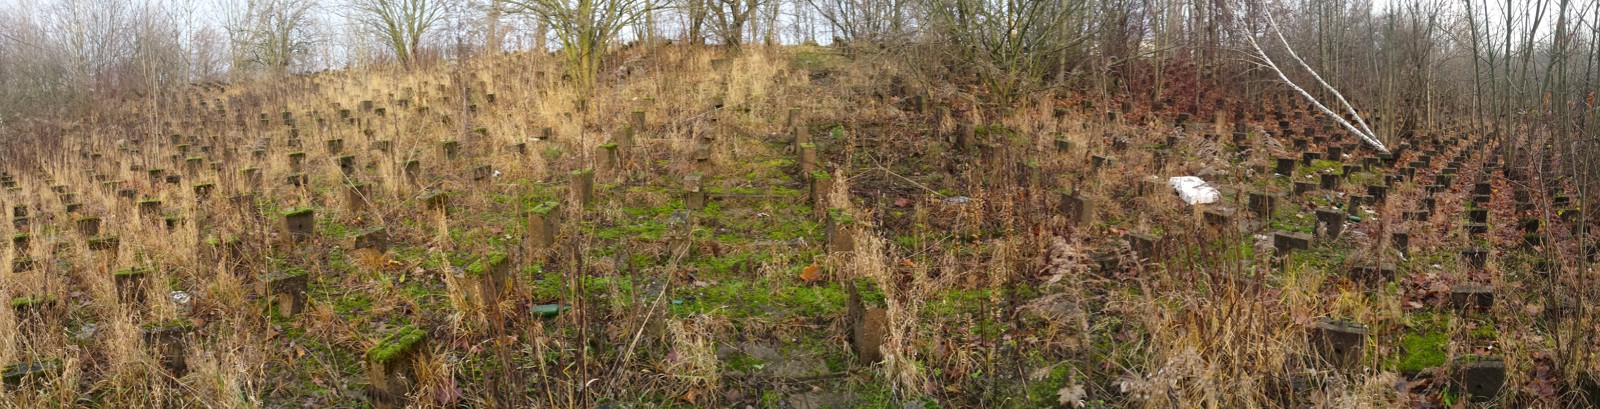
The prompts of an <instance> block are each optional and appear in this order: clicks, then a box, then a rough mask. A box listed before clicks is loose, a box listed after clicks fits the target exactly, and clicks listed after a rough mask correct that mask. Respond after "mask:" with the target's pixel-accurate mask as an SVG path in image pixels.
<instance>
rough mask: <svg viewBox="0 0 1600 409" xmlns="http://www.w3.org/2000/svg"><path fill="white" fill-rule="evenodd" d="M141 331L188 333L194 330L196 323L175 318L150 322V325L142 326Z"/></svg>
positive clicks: (140, 326)
mask: <svg viewBox="0 0 1600 409" xmlns="http://www.w3.org/2000/svg"><path fill="white" fill-rule="evenodd" d="M139 329H141V330H145V331H154V330H176V331H187V330H191V329H194V323H193V322H189V320H186V319H182V318H173V319H168V320H161V321H156V322H148V323H144V324H140V325H139Z"/></svg>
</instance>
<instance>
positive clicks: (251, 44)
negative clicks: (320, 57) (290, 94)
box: [224, 0, 316, 75]
mask: <svg viewBox="0 0 1600 409" xmlns="http://www.w3.org/2000/svg"><path fill="white" fill-rule="evenodd" d="M315 6H316V3H314V2H313V1H312V0H250V1H246V2H245V3H244V4H242V5H232V6H227V7H226V8H225V12H226V14H227V15H226V19H227V21H226V24H225V25H224V28H226V29H227V30H228V38H229V41H230V43H231V44H232V47H231V49H232V50H233V65H232V68H233V71H234V73H235V75H238V74H244V73H249V72H254V71H257V70H261V71H265V72H267V73H269V74H273V75H283V74H286V73H287V72H288V71H289V68H290V66H291V65H292V64H294V63H295V62H296V61H297V60H298V59H300V58H302V57H304V56H305V55H306V54H308V53H309V52H310V51H311V47H312V45H313V43H314V36H313V35H312V25H313V24H314V15H313V13H314V10H313V9H314V7H315Z"/></svg>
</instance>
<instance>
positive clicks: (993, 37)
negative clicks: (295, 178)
mask: <svg viewBox="0 0 1600 409" xmlns="http://www.w3.org/2000/svg"><path fill="white" fill-rule="evenodd" d="M1086 5H1087V2H1086V1H1082V0H1069V1H1015V0H924V1H923V6H924V8H925V9H926V10H927V13H928V19H929V21H928V23H929V24H930V25H931V28H932V29H933V30H934V32H935V33H936V34H937V35H939V36H941V37H942V38H943V39H944V40H945V41H948V42H949V45H950V46H951V48H952V50H953V52H954V53H955V54H956V56H957V58H958V59H957V61H960V62H962V63H964V64H967V65H968V67H967V68H969V69H970V70H972V71H973V73H974V74H976V76H977V77H978V79H979V80H980V81H981V82H982V83H983V85H984V86H985V87H986V88H987V89H988V90H989V91H990V93H991V94H992V95H993V96H995V97H997V98H998V99H999V100H1001V101H1013V100H1015V99H1016V98H1018V97H1021V96H1022V95H1023V94H1025V93H1027V92H1029V91H1030V90H1031V89H1034V88H1035V86H1036V85H1037V84H1038V82H1039V80H1040V79H1041V78H1043V76H1044V73H1046V72H1048V71H1049V67H1050V65H1051V64H1052V63H1053V62H1054V61H1056V59H1055V58H1053V57H1054V56H1056V55H1057V53H1059V52H1062V51H1063V50H1065V49H1067V48H1068V47H1071V46H1073V45H1076V44H1078V43H1081V42H1082V41H1083V40H1084V39H1085V38H1086V36H1084V35H1080V34H1078V33H1075V32H1072V31H1069V30H1063V27H1068V26H1072V24H1071V22H1072V21H1073V20H1074V19H1077V18H1079V17H1080V16H1081V15H1082V13H1083V12H1084V11H1085V6H1086Z"/></svg>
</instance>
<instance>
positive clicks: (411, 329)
mask: <svg viewBox="0 0 1600 409" xmlns="http://www.w3.org/2000/svg"><path fill="white" fill-rule="evenodd" d="M427 336H428V333H427V332H426V331H423V330H422V329H419V328H417V327H415V326H410V325H408V326H405V327H401V328H400V329H399V330H396V331H395V332H394V333H392V334H389V336H388V337H386V338H384V339H383V340H382V341H379V342H378V345H377V346H374V347H372V349H368V350H367V360H370V361H372V362H379V363H384V362H389V361H391V360H394V359H395V358H400V357H403V356H405V355H407V354H409V353H411V352H412V351H414V350H415V349H416V348H417V347H419V346H421V345H422V340H423V339H425V338H427Z"/></svg>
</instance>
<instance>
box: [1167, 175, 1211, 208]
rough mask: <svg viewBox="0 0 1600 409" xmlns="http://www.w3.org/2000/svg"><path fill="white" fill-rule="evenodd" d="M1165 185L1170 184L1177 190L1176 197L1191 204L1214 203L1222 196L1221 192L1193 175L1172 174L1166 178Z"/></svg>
mask: <svg viewBox="0 0 1600 409" xmlns="http://www.w3.org/2000/svg"><path fill="white" fill-rule="evenodd" d="M1167 185H1168V186H1172V190H1176V191H1178V198H1180V199H1183V201H1184V203H1188V204H1191V205H1195V204H1206V203H1214V202H1216V201H1217V199H1218V198H1220V197H1222V194H1221V193H1217V189H1215V188H1212V187H1211V185H1207V184H1206V181H1205V180H1203V179H1200V178H1198V177H1194V176H1174V177H1172V178H1171V179H1167Z"/></svg>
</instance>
